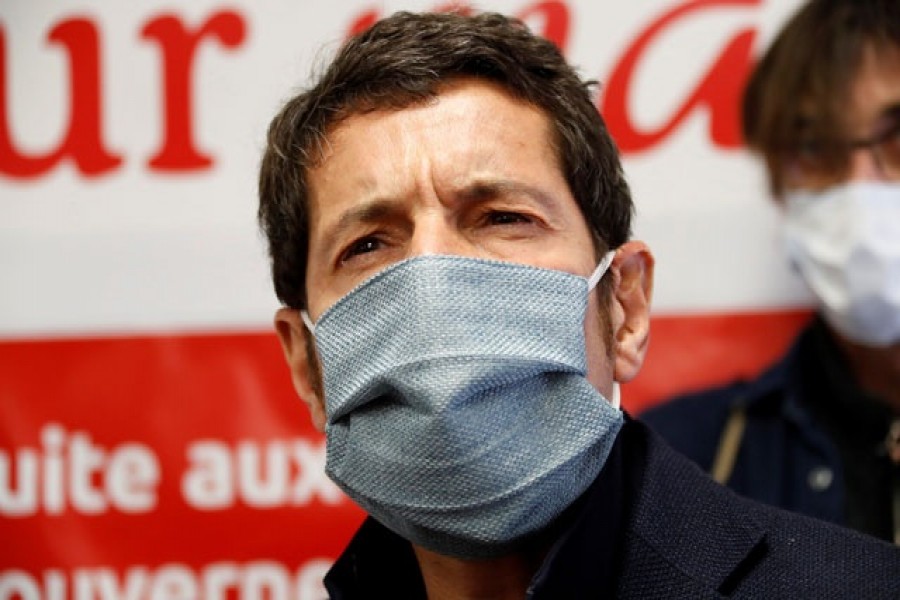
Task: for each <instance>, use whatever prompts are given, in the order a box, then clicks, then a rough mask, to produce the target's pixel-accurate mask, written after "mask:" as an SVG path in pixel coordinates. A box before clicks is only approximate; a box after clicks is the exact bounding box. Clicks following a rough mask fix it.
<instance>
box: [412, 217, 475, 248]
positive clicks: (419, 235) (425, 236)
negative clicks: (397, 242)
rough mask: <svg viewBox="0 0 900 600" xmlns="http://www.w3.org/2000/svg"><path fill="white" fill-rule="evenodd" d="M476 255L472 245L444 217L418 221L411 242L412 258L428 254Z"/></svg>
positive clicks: (425, 218) (424, 218)
mask: <svg viewBox="0 0 900 600" xmlns="http://www.w3.org/2000/svg"><path fill="white" fill-rule="evenodd" d="M473 253H474V249H473V247H472V244H471V243H470V242H469V241H468V240H467V239H466V237H465V235H464V234H463V232H461V231H460V229H459V227H456V226H455V225H454V224H453V223H452V222H450V220H449V219H447V218H446V217H445V216H444V215H440V214H435V215H429V216H427V217H423V218H421V219H417V220H416V223H415V229H414V230H413V235H412V238H411V240H410V244H409V249H408V254H409V256H410V257H413V256H423V255H428V254H444V255H454V256H469V255H472V254H473Z"/></svg>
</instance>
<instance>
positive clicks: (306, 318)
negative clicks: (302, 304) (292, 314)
mask: <svg viewBox="0 0 900 600" xmlns="http://www.w3.org/2000/svg"><path fill="white" fill-rule="evenodd" d="M300 318H301V319H303V324H304V325H306V328H307V329H309V332H310V333H311V334H313V335H316V325H315V323H313V322H312V319H310V318H309V313H308V312H306V311H305V310H301V311H300Z"/></svg>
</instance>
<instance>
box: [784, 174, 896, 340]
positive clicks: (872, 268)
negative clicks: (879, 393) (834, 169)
mask: <svg viewBox="0 0 900 600" xmlns="http://www.w3.org/2000/svg"><path fill="white" fill-rule="evenodd" d="M785 209H786V210H785V221H784V236H785V241H786V244H787V253H788V257H789V258H790V260H791V262H792V264H793V266H794V267H795V268H796V269H797V270H798V271H799V273H800V276H801V277H802V278H803V280H804V281H805V282H806V284H807V285H808V286H809V288H810V289H811V290H812V292H813V294H815V296H816V298H818V300H819V303H820V304H821V310H822V314H823V316H824V317H825V320H826V321H827V322H828V323H829V325H831V326H832V327H833V328H834V329H835V330H836V331H837V332H838V333H840V334H841V335H843V336H844V337H846V338H847V339H849V340H852V341H854V342H857V343H859V344H863V345H867V346H875V347H885V346H888V345H890V344H893V343H896V342H900V184H896V183H892V184H888V183H879V182H854V183H848V184H846V185H841V186H837V187H832V188H829V189H827V190H825V191H824V192H805V191H801V192H791V193H788V194H787V196H786V198H785Z"/></svg>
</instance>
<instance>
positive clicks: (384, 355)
mask: <svg viewBox="0 0 900 600" xmlns="http://www.w3.org/2000/svg"><path fill="white" fill-rule="evenodd" d="M612 255H613V253H612V252H611V253H609V254H608V255H607V256H606V257H605V258H604V260H603V262H601V264H600V265H599V266H598V267H597V270H596V271H595V273H594V275H593V276H592V277H591V278H590V279H586V278H584V277H579V276H577V275H571V274H568V273H564V272H562V271H556V270H550V269H540V268H536V267H529V266H524V265H518V264H512V263H505V262H498V261H489V260H480V259H473V258H464V257H456V256H422V257H417V258H413V259H409V260H406V261H403V262H400V263H398V264H395V265H392V266H390V267H388V268H387V269H385V270H384V271H382V272H380V273H378V274H377V275H375V276H374V277H372V278H370V279H368V280H367V281H365V282H364V283H362V284H361V285H359V286H358V287H357V288H355V289H354V290H353V291H352V292H350V293H349V294H347V295H346V296H344V297H343V298H341V299H340V300H339V301H338V302H337V303H336V304H335V305H334V306H332V307H331V308H329V309H328V310H327V311H326V312H325V313H323V315H322V316H321V318H320V319H319V321H318V322H317V323H316V325H315V327H314V333H315V338H316V345H317V349H318V352H319V356H320V359H321V362H322V368H323V378H324V395H325V407H326V415H327V424H326V429H325V432H326V437H327V446H326V447H327V460H326V471H327V473H328V475H329V476H330V477H331V478H332V479H333V480H334V481H335V482H336V483H337V484H338V485H339V486H340V487H341V489H343V490H344V492H346V493H347V495H348V496H350V497H351V498H352V499H353V500H354V501H356V503H357V504H359V505H360V506H361V507H362V508H364V509H365V510H366V511H367V512H368V513H369V514H370V515H371V516H372V517H374V518H375V519H376V520H378V521H380V522H381V523H382V524H383V525H385V526H386V527H388V528H389V529H391V530H393V531H394V532H396V533H397V534H399V535H400V536H402V537H404V538H406V539H407V540H410V541H411V542H413V543H415V544H418V545H420V546H422V547H424V548H427V549H430V550H433V551H435V552H438V553H441V554H446V555H450V556H457V557H464V558H486V557H491V556H498V555H502V554H505V553H508V552H510V551H513V550H515V548H516V547H517V546H518V545H519V544H520V543H521V542H522V540H524V539H526V538H527V537H528V536H529V535H530V534H533V533H536V532H538V531H540V530H542V529H544V528H545V527H547V526H548V525H549V524H550V523H551V522H553V520H554V519H556V518H557V517H558V516H559V515H560V514H561V513H562V512H563V511H564V510H565V509H566V508H567V507H568V506H569V505H570V504H571V503H572V502H574V501H575V499H576V498H577V497H578V496H579V495H580V494H581V493H582V492H584V491H585V490H586V489H587V488H588V486H590V484H591V483H592V482H593V481H594V479H595V478H596V476H597V475H598V474H599V472H600V470H601V469H602V468H603V465H604V463H605V462H606V459H607V457H608V455H609V452H610V450H611V448H612V444H613V442H614V440H615V437H616V434H617V433H618V431H619V429H620V428H621V426H622V422H623V417H622V413H621V412H620V411H619V410H618V409H617V408H615V407H613V406H611V405H610V404H609V402H607V400H606V399H605V398H603V396H602V395H600V393H598V392H597V390H596V389H595V388H594V387H593V386H592V385H591V384H590V383H589V382H588V381H587V379H586V378H585V375H586V372H587V365H586V359H585V340H584V318H585V311H586V309H587V300H588V294H589V292H590V290H591V289H593V287H594V286H595V285H596V282H597V281H599V279H600V277H601V276H602V275H603V273H604V272H605V271H606V269H607V268H608V266H609V263H610V262H611V259H612ZM304 318H305V319H306V320H307V324H308V326H309V327H310V329H311V330H312V329H313V327H312V324H311V323H309V322H308V318H307V317H306V316H305V315H304Z"/></svg>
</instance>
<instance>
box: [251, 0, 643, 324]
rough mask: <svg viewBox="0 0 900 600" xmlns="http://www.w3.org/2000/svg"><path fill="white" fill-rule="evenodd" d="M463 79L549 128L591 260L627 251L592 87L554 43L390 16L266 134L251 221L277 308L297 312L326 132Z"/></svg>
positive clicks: (505, 21)
mask: <svg viewBox="0 0 900 600" xmlns="http://www.w3.org/2000/svg"><path fill="white" fill-rule="evenodd" d="M463 77H475V78H481V79H485V80H489V81H491V82H493V83H495V84H498V85H500V86H501V87H502V88H503V89H504V90H506V92H507V93H509V94H510V95H511V96H512V97H515V98H517V99H521V100H524V101H526V102H528V103H530V104H532V105H534V106H536V107H538V108H540V109H541V110H542V111H543V112H544V113H545V114H546V115H547V116H548V118H549V119H550V121H551V124H552V131H553V139H552V142H553V144H554V145H555V149H556V151H557V154H558V156H559V162H560V166H561V168H562V171H563V174H564V175H565V178H566V180H567V182H568V185H569V188H570V189H571V191H572V194H573V196H574V198H575V200H576V201H577V203H578V206H579V207H580V209H581V212H582V213H583V214H584V217H585V220H586V221H587V223H588V225H589V226H590V228H591V230H592V232H593V236H594V242H595V246H596V248H597V252H598V256H599V255H600V253H602V252H605V251H606V250H607V249H609V248H616V247H618V246H619V245H621V244H622V243H624V242H625V241H627V240H628V238H629V237H630V234H631V218H632V213H633V210H634V209H633V205H632V201H631V194H630V192H629V189H628V185H627V183H626V181H625V178H624V175H623V172H622V167H621V164H620V161H619V156H618V151H617V149H616V147H615V144H614V143H613V141H612V139H611V138H610V136H609V133H608V132H607V129H606V125H605V124H604V122H603V119H602V118H601V116H600V115H599V113H598V111H597V108H596V107H595V105H594V103H593V101H592V94H591V87H592V85H593V83H594V82H586V81H582V80H581V79H580V78H579V76H578V75H577V74H576V72H575V70H574V69H573V68H572V67H571V66H570V65H568V64H567V62H566V61H565V59H564V57H563V56H562V54H561V53H560V51H559V49H558V48H557V47H556V46H555V45H554V44H553V43H551V42H549V41H548V40H546V39H544V38H542V37H539V36H537V35H534V34H532V33H531V32H530V31H529V30H528V28H527V27H526V26H525V25H524V24H523V23H522V22H520V21H518V20H515V19H512V18H509V17H506V16H503V15H499V14H494V13H483V14H478V15H475V16H466V15H461V14H447V13H444V14H436V13H422V14H415V13H408V12H400V13H396V14H394V15H392V16H390V17H388V18H385V19H383V20H381V21H379V22H377V23H376V24H374V25H373V26H372V27H371V28H369V29H368V30H366V31H364V32H363V33H361V34H359V35H357V36H356V37H353V38H351V39H350V40H349V41H348V42H347V43H346V44H344V45H343V46H342V47H341V48H340V50H339V51H338V53H337V55H336V56H335V58H334V59H333V60H332V62H331V63H330V65H329V66H328V67H327V69H326V70H325V72H324V73H323V74H322V75H321V76H320V77H319V79H318V81H317V82H316V83H315V85H314V86H313V87H311V88H309V89H307V90H305V91H303V92H301V93H300V94H298V95H296V96H295V97H293V98H291V99H290V100H289V101H288V102H287V103H286V104H285V106H284V107H283V108H282V109H281V111H280V112H279V113H278V114H277V115H276V116H275V118H274V119H273V120H272V123H271V125H270V126H269V131H268V140H267V144H266V148H265V152H264V155H263V158H262V163H261V166H260V173H259V213H258V218H259V222H260V226H261V228H262V230H263V231H264V233H265V235H266V237H267V239H268V243H269V254H270V257H271V262H272V277H273V280H274V284H275V292H276V294H277V295H278V298H279V300H281V302H282V303H283V304H285V305H286V306H289V307H291V308H305V307H306V286H305V279H306V261H307V253H308V238H309V224H308V214H309V188H308V182H307V173H308V171H309V169H310V168H313V167H315V166H316V164H317V161H319V160H321V158H322V154H321V149H322V148H323V147H325V146H326V144H327V142H326V138H327V136H328V134H329V132H330V131H332V130H333V129H334V128H335V127H336V126H337V125H338V124H340V123H341V122H342V121H343V120H344V119H346V118H348V117H349V116H351V115H353V114H359V113H364V112H368V111H375V110H400V109H403V108H406V107H409V106H411V105H414V104H417V103H421V102H424V101H426V100H428V99H429V98H433V97H434V96H436V95H437V94H439V93H440V91H441V89H442V85H444V84H446V83H447V82H448V81H452V80H454V79H456V78H463ZM605 279H608V278H605Z"/></svg>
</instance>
